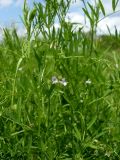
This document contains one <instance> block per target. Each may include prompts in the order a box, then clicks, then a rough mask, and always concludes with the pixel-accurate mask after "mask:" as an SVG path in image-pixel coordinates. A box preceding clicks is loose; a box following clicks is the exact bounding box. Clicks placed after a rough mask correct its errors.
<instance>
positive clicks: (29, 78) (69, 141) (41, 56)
mask: <svg viewBox="0 0 120 160" xmlns="http://www.w3.org/2000/svg"><path fill="white" fill-rule="evenodd" d="M49 2H50V1H49V0H46V6H45V8H44V7H43V6H42V4H40V3H35V4H34V8H33V10H30V9H29V8H28V6H27V5H26V1H25V3H24V9H23V22H24V25H25V27H26V29H27V37H23V38H20V37H18V35H17V32H16V30H15V29H13V31H12V32H11V31H9V30H8V29H5V30H4V37H3V41H2V42H1V44H0V59H1V63H0V159H1V160H7V159H8V160H15V159H16V160H27V159H28V160H60V159H61V160H72V159H73V160H93V159H95V160H107V159H109V160H117V159H120V107H119V106H120V105H119V104H120V99H119V94H120V69H119V65H120V58H119V49H120V48H119V47H118V42H119V40H120V36H118V35H117V38H116V35H115V36H106V37H104V36H103V37H100V38H98V37H97V39H96V38H95V36H96V34H95V31H94V29H95V27H96V25H97V24H96V23H97V21H98V20H99V16H98V15H97V16H98V17H97V16H96V15H95V14H98V10H95V8H93V9H92V8H91V7H90V8H91V10H92V14H93V16H91V15H90V16H91V17H89V15H88V14H89V12H87V11H86V8H85V10H84V12H85V14H86V16H87V17H88V18H90V21H91V32H89V33H84V32H83V31H82V29H80V30H79V31H77V32H73V26H72V24H71V23H67V22H65V21H64V18H65V15H66V13H67V11H68V8H69V5H70V4H69V3H67V4H66V3H63V1H61V3H60V4H58V3H57V1H52V2H53V3H49ZM100 2H101V1H100ZM100 2H99V3H100ZM114 3H115V1H114V0H113V9H114V8H115V4H114ZM55 6H56V7H55ZM89 6H90V5H89ZM97 9H99V10H102V12H103V14H104V6H103V5H102V3H100V4H99V6H98V8H97ZM94 12H95V13H94ZM56 16H58V18H59V22H60V28H59V29H58V30H56V29H55V28H54V27H52V26H53V24H54V22H55V17H56ZM94 16H96V19H94V18H95V17H94ZM92 18H93V19H92ZM33 28H34V30H32V29H33ZM39 33H40V34H39ZM41 35H42V36H41ZM33 37H34V39H33ZM110 39H112V41H111V43H112V44H115V46H112V45H111V43H110V42H108V41H109V40H110Z"/></svg>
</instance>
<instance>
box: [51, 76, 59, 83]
mask: <svg viewBox="0 0 120 160" xmlns="http://www.w3.org/2000/svg"><path fill="white" fill-rule="evenodd" d="M56 83H58V79H57V77H56V76H53V77H52V84H56Z"/></svg>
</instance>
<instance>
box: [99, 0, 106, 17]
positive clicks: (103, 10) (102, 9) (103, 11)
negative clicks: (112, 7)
mask: <svg viewBox="0 0 120 160" xmlns="http://www.w3.org/2000/svg"><path fill="white" fill-rule="evenodd" d="M99 5H100V9H101V11H102V13H103V15H104V16H105V9H104V6H103V4H102V2H101V0H99Z"/></svg>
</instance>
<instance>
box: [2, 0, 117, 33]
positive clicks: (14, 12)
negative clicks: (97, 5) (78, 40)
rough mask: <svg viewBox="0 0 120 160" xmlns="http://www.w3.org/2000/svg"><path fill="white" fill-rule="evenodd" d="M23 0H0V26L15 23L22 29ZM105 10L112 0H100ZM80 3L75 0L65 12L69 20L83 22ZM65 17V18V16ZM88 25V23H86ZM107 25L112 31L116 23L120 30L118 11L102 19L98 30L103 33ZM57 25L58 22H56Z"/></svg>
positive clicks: (108, 9) (78, 0) (31, 1)
mask: <svg viewBox="0 0 120 160" xmlns="http://www.w3.org/2000/svg"><path fill="white" fill-rule="evenodd" d="M27 1H28V4H29V5H30V6H32V4H33V1H36V2H41V1H44V0H27ZM73 1H75V0H73ZM86 1H89V2H90V3H92V4H93V3H94V2H95V0H86ZM23 2H24V0H0V27H5V26H10V25H11V24H12V23H16V24H17V26H18V27H19V30H20V32H21V30H23V28H22V27H23V26H22V22H21V19H20V16H22V6H23ZM102 2H103V4H104V6H105V11H106V12H107V13H110V12H112V0H102ZM82 7H83V5H82V3H81V1H80V0H76V3H73V5H72V7H71V8H70V11H69V13H68V14H67V17H69V19H71V20H70V21H71V22H79V23H82V24H84V15H83V12H82ZM117 10H120V3H119V4H118V8H117ZM66 19H67V18H66ZM86 25H87V26H89V23H88V22H87V24H86ZM106 25H108V26H109V27H110V29H111V31H112V32H114V26H115V25H116V26H117V28H118V30H120V12H119V13H117V14H115V15H113V16H111V17H107V18H105V19H104V20H103V21H101V22H100V24H99V31H100V32H103V33H107V27H106ZM56 26H58V24H56Z"/></svg>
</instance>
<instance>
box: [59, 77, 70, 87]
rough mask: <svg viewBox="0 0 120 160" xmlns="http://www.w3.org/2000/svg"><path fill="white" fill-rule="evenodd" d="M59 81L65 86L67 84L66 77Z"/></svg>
mask: <svg viewBox="0 0 120 160" xmlns="http://www.w3.org/2000/svg"><path fill="white" fill-rule="evenodd" d="M59 83H61V84H62V85H63V86H67V83H68V82H67V81H66V80H65V78H62V80H61V81H59Z"/></svg>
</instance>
